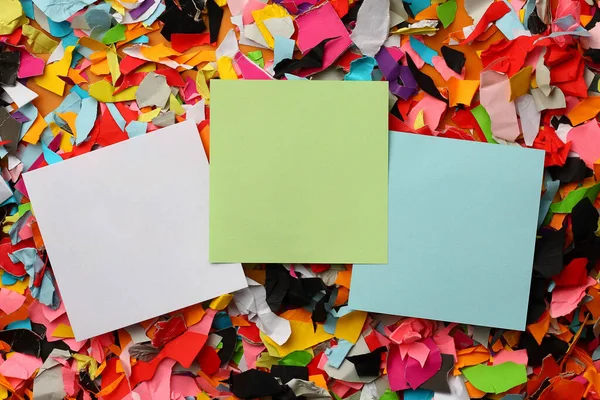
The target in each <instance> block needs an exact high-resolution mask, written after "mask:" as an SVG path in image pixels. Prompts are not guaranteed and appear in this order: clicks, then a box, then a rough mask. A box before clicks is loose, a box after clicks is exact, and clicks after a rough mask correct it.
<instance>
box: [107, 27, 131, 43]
mask: <svg viewBox="0 0 600 400" xmlns="http://www.w3.org/2000/svg"><path fill="white" fill-rule="evenodd" d="M125 30H127V28H126V27H125V25H115V26H113V27H112V28H110V29H109V30H108V31H106V33H105V34H104V37H103V38H102V43H104V44H107V45H108V44H113V43H117V42H120V41H121V40H125V39H126V37H125Z"/></svg>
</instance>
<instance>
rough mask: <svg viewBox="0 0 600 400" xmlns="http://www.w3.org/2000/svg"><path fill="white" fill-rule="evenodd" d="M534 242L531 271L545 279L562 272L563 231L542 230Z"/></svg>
mask: <svg viewBox="0 0 600 400" xmlns="http://www.w3.org/2000/svg"><path fill="white" fill-rule="evenodd" d="M538 234H539V235H540V236H541V237H540V238H538V239H537V240H536V242H535V255H534V257H533V269H534V270H535V271H537V272H539V273H540V274H541V275H542V276H543V277H545V278H551V277H553V276H554V275H556V274H559V273H560V271H562V270H563V247H564V245H565V230H564V228H563V229H560V230H558V231H556V230H554V229H542V230H540V232H538Z"/></svg>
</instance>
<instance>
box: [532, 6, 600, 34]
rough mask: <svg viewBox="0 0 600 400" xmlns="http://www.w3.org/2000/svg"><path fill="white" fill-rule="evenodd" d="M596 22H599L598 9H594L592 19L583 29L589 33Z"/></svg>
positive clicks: (599, 10)
mask: <svg viewBox="0 0 600 400" xmlns="http://www.w3.org/2000/svg"><path fill="white" fill-rule="evenodd" d="M598 21H600V8H598V7H596V9H595V11H594V15H593V16H592V19H591V20H590V22H588V23H587V25H586V26H584V28H585V29H586V30H588V31H589V30H590V29H592V28H593V27H595V26H596V24H597V23H598ZM532 33H533V32H532Z"/></svg>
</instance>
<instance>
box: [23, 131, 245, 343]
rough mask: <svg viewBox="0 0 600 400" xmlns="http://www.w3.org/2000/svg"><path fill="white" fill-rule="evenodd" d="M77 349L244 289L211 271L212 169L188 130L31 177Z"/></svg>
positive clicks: (226, 270) (238, 280) (235, 268)
mask: <svg viewBox="0 0 600 400" xmlns="http://www.w3.org/2000/svg"><path fill="white" fill-rule="evenodd" d="M24 177H25V183H26V185H27V191H28V192H29V197H30V199H31V204H32V206H33V211H34V213H35V216H36V218H37V221H38V223H39V227H40V231H41V233H42V237H43V239H44V243H45V245H46V249H47V251H48V256H49V259H50V262H51V263H52V268H53V270H54V274H55V276H56V280H57V283H58V287H59V289H60V293H61V295H62V298H63V301H64V303H65V308H66V310H67V314H68V316H69V320H70V322H71V324H72V327H73V332H74V333H75V338H76V339H77V340H83V339H87V338H89V337H92V336H96V335H100V334H102V333H105V332H109V331H113V330H115V329H119V328H122V327H125V326H128V325H131V324H133V323H136V322H140V321H143V320H146V319H149V318H153V317H156V316H159V315H161V314H165V313H168V312H171V311H174V310H177V309H180V308H183V307H186V306H189V305H192V304H195V303H199V302H202V301H204V300H207V299H210V298H213V297H216V296H219V295H221V294H223V293H229V292H231V291H235V290H238V289H241V288H243V287H246V280H245V277H244V273H243V271H242V267H241V265H240V264H231V265H211V264H210V263H209V262H208V186H209V183H208V180H209V172H208V162H207V160H206V156H205V154H204V149H203V147H202V143H201V141H200V137H199V134H198V130H197V128H196V126H195V125H194V123H193V122H183V123H180V124H176V125H173V126H170V127H168V128H164V129H161V130H158V131H155V132H152V133H149V134H147V135H144V136H140V137H136V138H133V139H129V140H127V141H124V142H120V143H117V144H114V145H112V146H110V147H106V148H103V149H99V150H96V151H94V152H91V153H87V154H83V155H81V156H78V157H76V158H73V159H68V160H65V161H62V162H60V163H57V164H53V165H50V166H47V167H44V168H41V169H38V170H34V171H31V172H28V173H26V174H25V175H24Z"/></svg>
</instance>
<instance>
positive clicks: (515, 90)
mask: <svg viewBox="0 0 600 400" xmlns="http://www.w3.org/2000/svg"><path fill="white" fill-rule="evenodd" d="M532 71H533V68H532V67H531V66H527V67H525V68H523V69H522V70H520V71H519V72H517V73H516V74H514V75H513V76H511V78H510V101H513V100H514V99H516V98H517V97H520V96H523V95H524V94H527V93H528V92H529V87H530V86H531V72H532Z"/></svg>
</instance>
